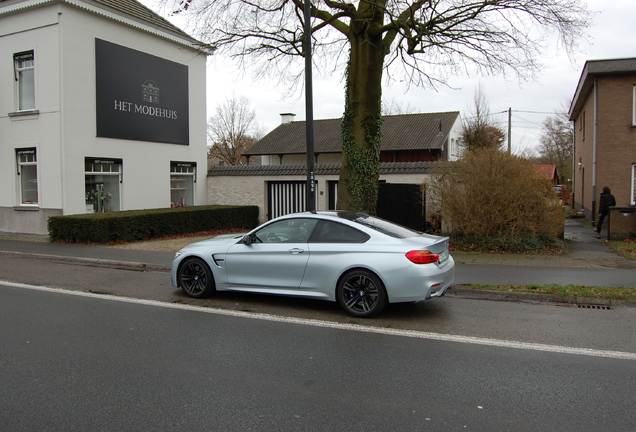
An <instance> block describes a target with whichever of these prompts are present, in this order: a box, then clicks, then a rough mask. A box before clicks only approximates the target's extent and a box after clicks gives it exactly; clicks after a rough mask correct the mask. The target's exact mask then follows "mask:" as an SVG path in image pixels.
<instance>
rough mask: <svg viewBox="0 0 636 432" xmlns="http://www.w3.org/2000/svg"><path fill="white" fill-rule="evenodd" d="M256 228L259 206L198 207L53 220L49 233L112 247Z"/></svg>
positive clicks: (62, 238) (61, 238) (56, 237)
mask: <svg viewBox="0 0 636 432" xmlns="http://www.w3.org/2000/svg"><path fill="white" fill-rule="evenodd" d="M257 224H258V207H257V206H195V207H180V208H170V209H165V208H164V209H150V210H129V211H121V212H111V213H93V214H81V215H68V216H54V217H51V218H49V221H48V231H49V240H50V241H52V242H55V241H64V242H71V243H77V242H91V243H113V242H130V241H139V240H145V239H149V238H156V237H169V236H175V235H183V234H190V233H195V232H201V231H213V230H224V229H235V228H245V229H249V228H253V227H255V226H256V225H257Z"/></svg>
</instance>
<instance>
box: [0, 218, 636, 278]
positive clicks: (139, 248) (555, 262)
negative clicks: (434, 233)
mask: <svg viewBox="0 0 636 432" xmlns="http://www.w3.org/2000/svg"><path fill="white" fill-rule="evenodd" d="M205 238H208V237H183V238H176V239H168V240H152V241H143V242H135V243H126V244H121V245H112V246H96V245H78V244H63V243H49V242H48V237H47V236H43V235H34V234H12V233H1V232H0V256H1V255H2V254H9V255H14V256H15V255H36V256H41V257H42V258H46V259H57V260H63V261H69V260H75V261H86V262H87V263H88V262H90V263H92V264H96V265H109V266H117V267H121V266H124V267H127V268H129V267H131V266H133V267H139V268H140V269H151V268H152V269H156V270H167V269H169V268H170V263H171V262H172V259H173V257H174V253H175V252H176V251H177V250H179V249H180V248H182V247H183V246H186V245H188V244H190V243H193V242H196V241H199V240H203V239H205ZM565 238H566V239H567V240H570V244H571V252H570V253H569V254H568V255H567V256H545V255H514V254H486V253H476V252H452V255H453V258H455V261H456V263H457V264H459V265H464V264H469V265H480V266H483V265H497V266H521V267H544V268H554V267H557V268H588V269H636V261H630V260H627V259H625V258H623V257H621V256H619V255H618V254H616V253H615V252H613V251H612V249H611V247H610V246H609V245H607V244H606V243H605V242H604V241H603V239H597V238H596V233H595V232H594V231H593V230H592V228H589V227H585V226H584V222H583V221H582V220H576V219H566V224H565Z"/></svg>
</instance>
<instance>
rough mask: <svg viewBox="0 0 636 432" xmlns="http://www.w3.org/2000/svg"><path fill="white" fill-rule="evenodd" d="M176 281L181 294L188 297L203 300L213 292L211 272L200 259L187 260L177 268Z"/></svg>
mask: <svg viewBox="0 0 636 432" xmlns="http://www.w3.org/2000/svg"><path fill="white" fill-rule="evenodd" d="M177 279H178V282H179V286H180V287H181V289H182V290H183V292H185V293H186V294H187V295H188V296H190V297H194V298H204V297H207V296H209V295H210V294H212V293H213V292H214V290H215V285H214V277H213V276H212V271H211V270H210V268H209V267H208V265H207V264H206V263H205V261H203V260H202V259H201V258H187V259H186V260H185V261H184V262H183V263H182V264H181V267H180V268H179V274H178V275H177Z"/></svg>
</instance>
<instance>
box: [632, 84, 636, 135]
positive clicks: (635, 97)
mask: <svg viewBox="0 0 636 432" xmlns="http://www.w3.org/2000/svg"><path fill="white" fill-rule="evenodd" d="M632 126H636V84H634V86H633V87H632Z"/></svg>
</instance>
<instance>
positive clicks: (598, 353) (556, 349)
mask: <svg viewBox="0 0 636 432" xmlns="http://www.w3.org/2000/svg"><path fill="white" fill-rule="evenodd" d="M0 284H2V285H6V286H9V287H14V288H25V289H30V290H37V291H46V292H52V293H59V294H68V295H74V296H78V297H90V298H96V299H105V300H112V301H118V302H122V303H134V304H140V305H147V306H156V307H163V308H168V309H180V310H188V311H194V312H204V313H209V314H215V315H225V316H232V317H240V318H251V319H258V320H264V321H274V322H281V323H288V324H300V325H306V326H312V327H323V328H331V329H338V330H349V331H357V332H364V333H376V334H383V335H389V336H403V337H409V338H416V339H428V340H436V341H444V342H458V343H466V344H473V345H486V346H493V347H500V348H516V349H525V350H532V351H544V352H551V353H557V354H575V355H585V356H591V357H604V358H611V359H621V360H636V353H630V352H623V351H609V350H598V349H592V348H575V347H565V346H559V345H548V344H540V343H528V342H517V341H509V340H501V339H490V338H479V337H474V336H461V335H449V334H442V333H432V332H422V331H416V330H398V329H390V328H383V327H370V326H364V325H360V324H343V323H337V322H330V321H320V320H315V319H304V318H293V317H284V316H276V315H269V314H261V313H254V312H244V311H233V310H225V309H215V308H208V307H201V306H194V305H187V304H179V303H166V302H161V301H157V300H144V299H135V298H127V297H118V296H114V295H110V294H96V293H90V292H84V291H73V290H67V289H63V288H51V287H45V286H37V285H29V284H23V283H16V282H6V281H0Z"/></svg>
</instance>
